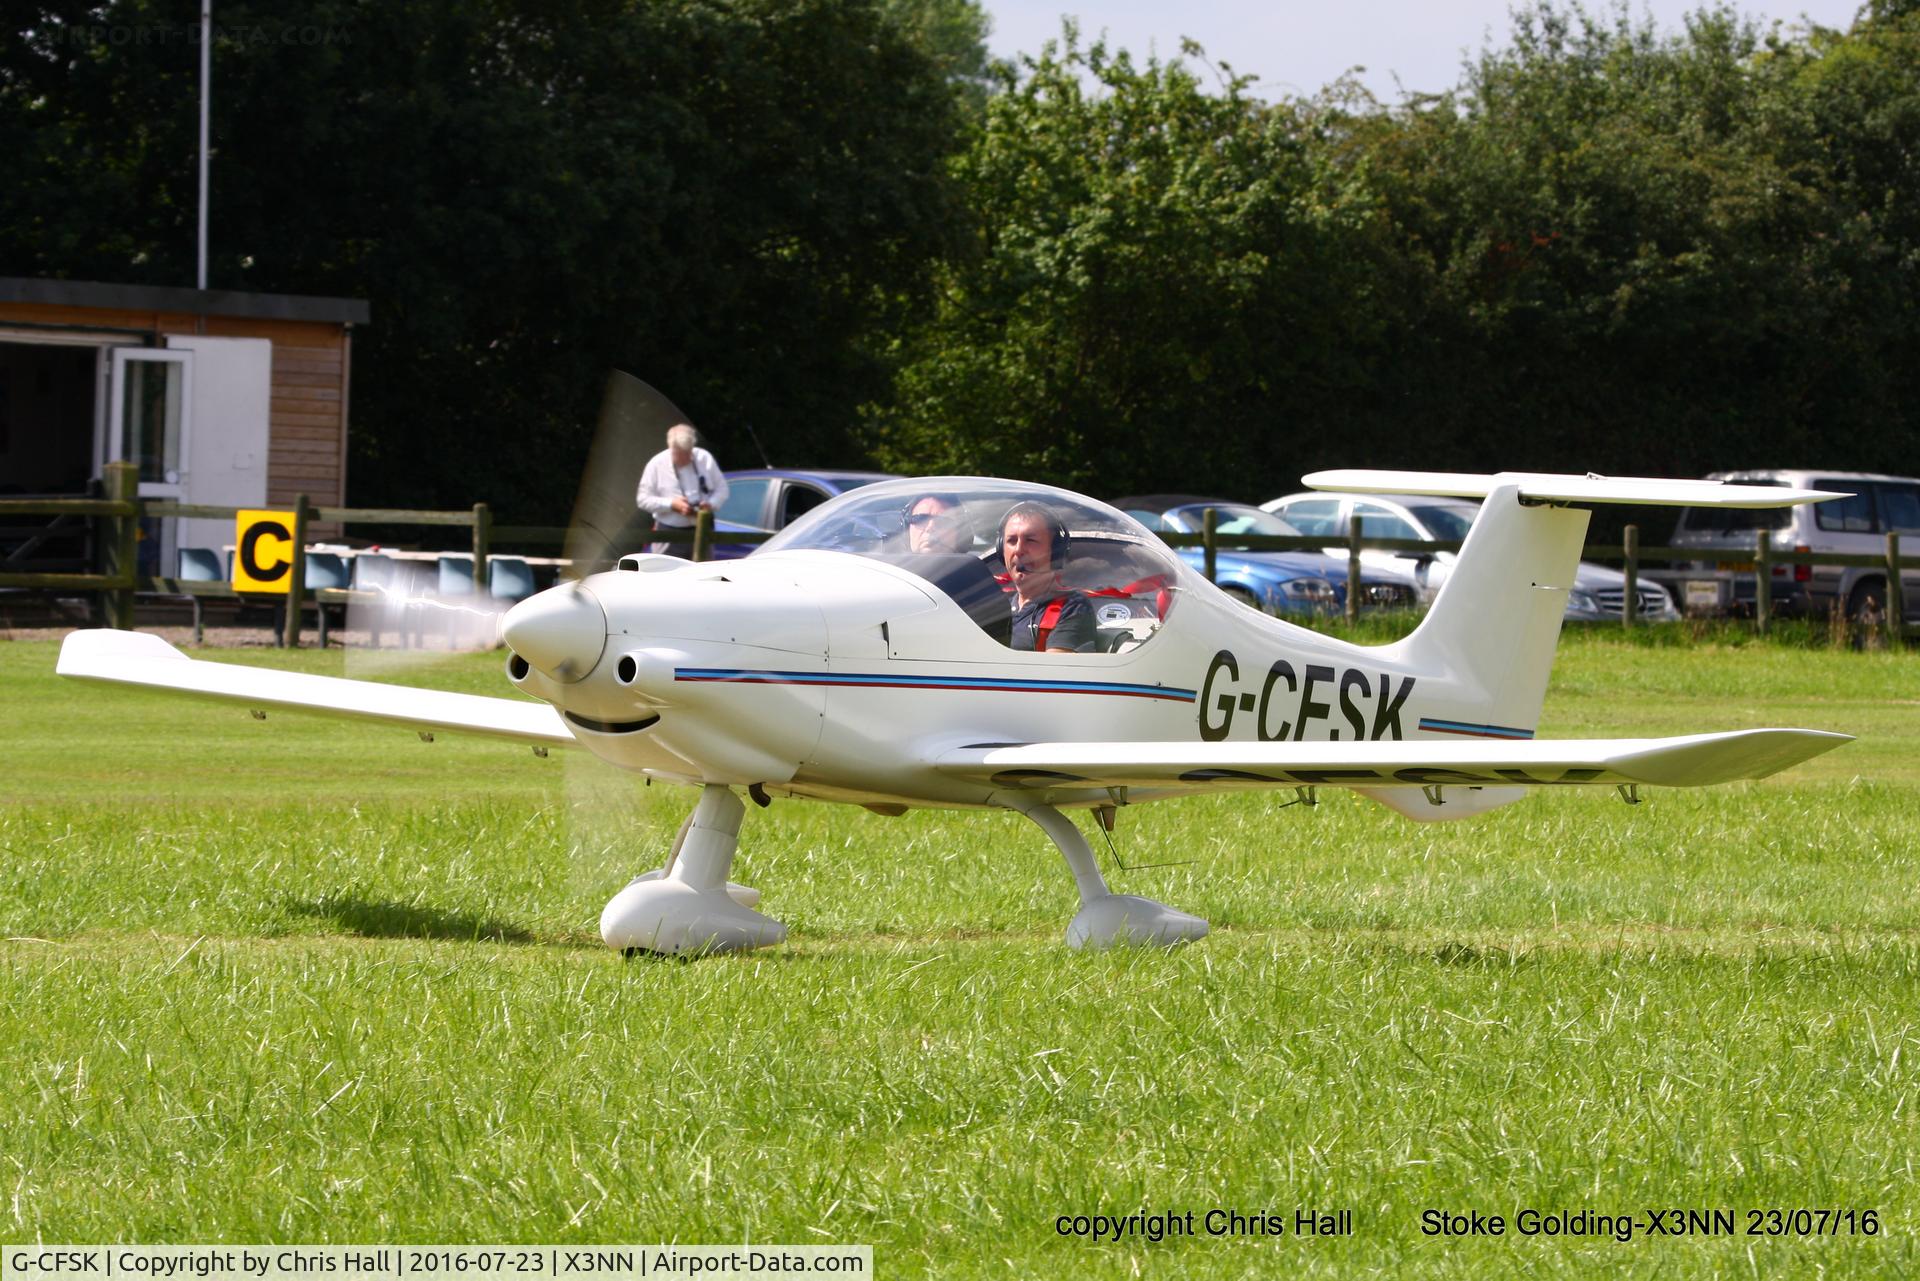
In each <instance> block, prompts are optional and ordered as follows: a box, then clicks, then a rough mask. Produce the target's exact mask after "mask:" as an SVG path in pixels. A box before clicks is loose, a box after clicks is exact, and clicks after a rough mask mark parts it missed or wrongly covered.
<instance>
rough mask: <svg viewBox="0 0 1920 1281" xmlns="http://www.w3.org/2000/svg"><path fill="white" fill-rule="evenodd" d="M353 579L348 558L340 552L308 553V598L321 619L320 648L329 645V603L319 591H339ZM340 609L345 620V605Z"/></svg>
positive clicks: (316, 614)
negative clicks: (321, 597)
mask: <svg viewBox="0 0 1920 1281" xmlns="http://www.w3.org/2000/svg"><path fill="white" fill-rule="evenodd" d="M352 581H353V571H352V570H351V569H349V568H348V567H347V558H346V557H345V556H342V555H340V554H339V553H338V552H308V553H307V593H308V595H307V599H308V600H309V601H311V602H312V603H313V612H314V614H315V616H316V617H318V619H319V620H320V648H321V649H325V648H326V647H327V633H328V627H327V603H326V602H325V601H323V600H321V599H320V597H319V595H318V594H317V593H320V592H324V591H337V590H340V589H342V588H345V587H346V586H348V585H349V584H350V583H351V582H352ZM335 608H337V609H340V610H341V611H342V612H341V620H342V621H343V622H344V621H345V607H344V606H336V607H335Z"/></svg>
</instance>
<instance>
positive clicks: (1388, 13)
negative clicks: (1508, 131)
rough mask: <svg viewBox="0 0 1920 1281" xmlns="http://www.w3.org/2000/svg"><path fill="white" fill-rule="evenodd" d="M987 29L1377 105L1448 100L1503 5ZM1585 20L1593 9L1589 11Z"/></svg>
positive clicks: (1258, 10)
mask: <svg viewBox="0 0 1920 1281" xmlns="http://www.w3.org/2000/svg"><path fill="white" fill-rule="evenodd" d="M984 4H985V7H986V10H987V13H988V14H989V15H990V16H991V17H992V19H993V33H992V35H990V36H989V37H988V40H987V44H988V46H989V47H990V48H991V49H992V50H993V52H994V53H995V54H996V55H998V56H1000V57H1010V56H1011V55H1013V54H1015V53H1036V52H1038V51H1039V48H1040V46H1041V44H1042V43H1043V42H1045V41H1046V40H1049V39H1052V38H1056V37H1058V36H1059V34H1060V18H1061V15H1063V14H1071V15H1073V16H1075V17H1077V18H1079V20H1080V31H1081V38H1082V43H1085V42H1087V41H1088V40H1090V39H1091V38H1092V37H1094V36H1096V35H1098V34H1099V33H1100V32H1101V31H1102V30H1103V29H1104V30H1105V31H1106V33H1107V40H1108V45H1109V47H1119V48H1125V49H1127V50H1128V51H1130V52H1131V53H1132V54H1133V55H1134V56H1135V57H1136V58H1140V59H1144V56H1145V55H1146V54H1147V53H1149V52H1154V53H1158V54H1159V55H1160V57H1161V58H1162V59H1168V58H1172V57H1174V56H1175V55H1177V54H1178V53H1179V52H1180V40H1181V37H1182V36H1191V37H1192V38H1193V39H1195V40H1198V41H1199V42H1200V43H1201V44H1202V45H1204V46H1205V47H1206V51H1207V57H1208V59H1209V60H1210V61H1213V62H1216V63H1217V62H1221V61H1225V62H1228V63H1231V64H1232V66H1233V68H1234V70H1235V71H1238V72H1241V73H1243V74H1252V75H1254V76H1255V77H1256V79H1255V85H1256V88H1255V91H1254V92H1255V96H1257V97H1264V98H1277V97H1281V96H1283V95H1290V94H1298V95H1307V94H1311V93H1313V92H1315V91H1317V90H1318V89H1320V88H1322V87H1323V86H1325V85H1327V84H1329V83H1331V82H1332V81H1333V80H1335V79H1336V78H1338V77H1339V76H1340V74H1341V73H1342V72H1344V71H1346V70H1347V69H1348V68H1349V67H1353V66H1356V65H1358V66H1364V67H1365V68H1366V71H1365V72H1364V73H1361V75H1360V79H1361V81H1362V82H1363V83H1364V84H1365V85H1366V86H1367V88H1369V89H1371V90H1372V91H1373V93H1374V95H1375V96H1376V97H1378V98H1380V99H1382V100H1383V101H1386V102H1396V101H1398V100H1399V97H1400V93H1401V91H1402V89H1404V90H1406V91H1408V92H1417V93H1432V92H1438V91H1439V90H1442V89H1447V88H1451V87H1452V86H1453V85H1454V84H1455V83H1457V82H1458V80H1459V78H1460V64H1461V61H1462V60H1463V59H1464V58H1465V57H1466V56H1468V55H1469V54H1471V53H1476V52H1478V51H1479V49H1480V48H1481V46H1482V45H1483V44H1484V43H1485V42H1486V40H1487V39H1488V37H1489V36H1491V37H1492V38H1493V41H1494V43H1495V44H1496V45H1499V44H1505V43H1506V36H1507V32H1508V30H1509V27H1508V22H1507V14H1508V10H1509V8H1510V5H1509V4H1508V2H1507V0H1348V2H1347V3H1340V2H1339V0H1333V2H1332V3H1325V2H1322V3H1308V2H1305V0H1265V2H1263V0H1182V2H1181V3H1178V4H1168V3H1165V0H1078V2H1077V3H1076V0H984ZM1770 5H1771V7H1766V6H1764V5H1762V4H1756V3H1754V2H1753V0H1738V3H1737V4H1736V7H1737V8H1739V9H1740V11H1741V12H1743V13H1745V14H1747V15H1748V16H1750V17H1754V18H1758V19H1760V20H1761V25H1762V27H1763V28H1764V27H1765V26H1767V25H1769V24H1770V23H1771V22H1772V21H1773V20H1775V19H1779V20H1782V21H1783V22H1786V23H1788V24H1790V25H1798V24H1799V23H1800V22H1801V21H1802V16H1803V15H1804V16H1805V17H1807V18H1811V19H1812V20H1813V21H1814V22H1816V23H1818V24H1820V25H1822V26H1828V27H1841V28H1845V27H1847V26H1849V25H1851V23H1852V21H1853V16H1854V13H1855V11H1856V10H1857V9H1858V8H1859V0H1770ZM1699 7H1700V4H1699V3H1695V2H1692V0H1644V2H1643V0H1634V3H1633V10H1632V11H1633V12H1634V13H1635V14H1640V13H1643V12H1651V13H1652V15H1653V17H1654V20H1655V21H1656V22H1658V23H1659V24H1660V26H1661V27H1662V28H1663V29H1668V30H1674V31H1678V30H1679V29H1680V27H1681V17H1682V15H1684V14H1686V13H1690V12H1692V11H1693V10H1695V9H1697V8H1699ZM1588 8H1589V9H1590V10H1595V11H1602V10H1603V5H1602V4H1597V3H1589V5H1588Z"/></svg>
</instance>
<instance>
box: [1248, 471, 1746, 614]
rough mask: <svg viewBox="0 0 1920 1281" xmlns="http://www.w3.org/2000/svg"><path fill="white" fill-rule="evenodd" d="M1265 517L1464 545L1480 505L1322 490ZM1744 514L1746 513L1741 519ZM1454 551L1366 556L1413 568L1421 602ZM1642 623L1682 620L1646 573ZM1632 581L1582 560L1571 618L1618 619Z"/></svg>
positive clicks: (1271, 506)
mask: <svg viewBox="0 0 1920 1281" xmlns="http://www.w3.org/2000/svg"><path fill="white" fill-rule="evenodd" d="M1261 510H1263V511H1267V512H1271V513H1273V514H1274V515H1277V516H1281V517H1283V518H1285V520H1286V522H1287V523H1288V524H1289V525H1293V526H1295V527H1297V528H1299V529H1302V530H1304V531H1306V532H1307V533H1308V534H1309V535H1311V536H1313V537H1325V538H1329V539H1337V540H1339V541H1340V542H1341V543H1342V544H1344V543H1345V541H1346V537H1347V530H1348V529H1349V528H1350V527H1351V525H1350V522H1351V521H1352V519H1353V517H1355V516H1358V517H1359V518H1360V536H1361V537H1362V538H1407V539H1414V540H1417V541H1420V542H1425V543H1453V542H1459V541H1461V540H1462V539H1464V538H1466V536H1467V531H1468V530H1469V529H1471V528H1472V527H1473V519H1474V517H1475V516H1478V515H1479V514H1480V504H1478V503H1476V502H1473V501H1471V500H1469V499H1465V498H1425V497H1390V496H1386V495H1382V494H1338V493H1327V492H1325V491H1320V490H1316V491H1313V492H1310V493H1304V494H1289V495H1287V496H1286V497H1285V498H1276V499H1273V500H1272V501H1271V502H1267V503H1262V504H1261ZM1742 514H1745V513H1742ZM1327 551H1328V553H1329V554H1331V555H1336V556H1340V557H1343V558H1344V557H1345V556H1346V548H1345V547H1344V545H1343V546H1337V547H1336V546H1329V547H1328V548H1327ZM1457 559H1458V557H1457V556H1456V555H1455V553H1453V552H1445V551H1435V552H1393V551H1387V550H1385V549H1384V548H1365V549H1362V550H1361V552H1360V561H1361V563H1362V564H1363V565H1364V564H1372V565H1386V564H1393V563H1397V564H1399V565H1402V566H1406V567H1408V568H1409V570H1410V571H1411V573H1412V574H1413V577H1414V579H1415V582H1416V583H1417V585H1418V590H1419V593H1420V599H1421V600H1422V601H1431V600H1432V599H1433V598H1434V597H1435V596H1437V595H1439V594H1440V586H1441V584H1443V583H1445V582H1446V581H1447V576H1448V575H1449V574H1451V573H1452V572H1453V564H1454V561H1455V560H1457ZM1634 594H1635V597H1636V602H1637V613H1638V616H1639V617H1641V618H1644V619H1647V620H1650V621H1653V620H1666V619H1674V618H1678V617H1680V613H1679V611H1678V610H1676V609H1675V608H1674V606H1673V596H1672V595H1671V594H1670V593H1669V592H1668V590H1667V589H1666V588H1665V587H1663V586H1662V585H1660V584H1659V583H1656V582H1653V581H1650V580H1649V578H1648V577H1647V574H1646V572H1645V571H1644V570H1642V571H1641V574H1640V581H1639V583H1638V584H1637V585H1636V590H1635V593H1634ZM1626 595H1627V576H1626V575H1625V574H1622V573H1621V572H1620V571H1619V570H1617V569H1608V568H1607V567H1606V566H1604V565H1595V564H1591V563H1590V562H1587V561H1581V562H1580V565H1579V568H1578V569H1577V570H1576V571H1575V573H1574V579H1573V588H1572V590H1570V591H1569V592H1568V593H1567V611H1566V618H1567V619H1568V620H1569V621H1574V622H1595V621H1602V620H1608V619H1618V618H1619V617H1620V614H1621V611H1622V608H1623V606H1624V604H1625V601H1626Z"/></svg>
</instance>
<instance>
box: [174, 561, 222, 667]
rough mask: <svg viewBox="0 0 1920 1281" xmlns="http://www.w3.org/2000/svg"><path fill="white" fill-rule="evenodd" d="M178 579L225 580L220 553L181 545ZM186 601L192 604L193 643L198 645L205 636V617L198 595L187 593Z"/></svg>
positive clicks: (182, 580) (198, 580)
mask: <svg viewBox="0 0 1920 1281" xmlns="http://www.w3.org/2000/svg"><path fill="white" fill-rule="evenodd" d="M179 579H180V581H181V582H183V583H224V582H226V581H227V575H226V574H225V573H223V572H222V570H221V565H220V553H219V552H218V551H216V550H214V549H213V548H211V547H182V548H181V549H180V572H179ZM187 603H188V604H190V605H192V606H193V643H194V644H196V645H198V644H199V643H200V642H201V640H202V639H204V638H205V636H206V619H205V617H204V616H203V615H202V614H201V612H200V608H201V607H200V598H199V597H198V596H194V595H189V596H188V597H187Z"/></svg>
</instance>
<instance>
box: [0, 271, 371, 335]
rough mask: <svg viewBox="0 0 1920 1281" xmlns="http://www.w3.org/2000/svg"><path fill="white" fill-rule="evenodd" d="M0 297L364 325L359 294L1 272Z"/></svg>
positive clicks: (68, 304) (364, 305) (365, 312)
mask: <svg viewBox="0 0 1920 1281" xmlns="http://www.w3.org/2000/svg"><path fill="white" fill-rule="evenodd" d="M0 302H33V303H47V304H51V305H54V306H64V307H101V308H116V309H122V310H128V311H183V312H187V313H188V314H190V315H196V316H246V317H250V318H252V319H256V320H317V321H330V322H332V323H333V324H337V325H364V324H366V323H367V322H368V318H369V315H370V311H369V309H368V306H367V301H366V299H364V298H316V297H312V296H309V295H305V294H252V293H242V292H240V291H238V290H233V289H179V288H172V287H169V286H165V285H112V284H105V283H102V282H100V281H93V280H41V279H35V278H31V277H26V276H0Z"/></svg>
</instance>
